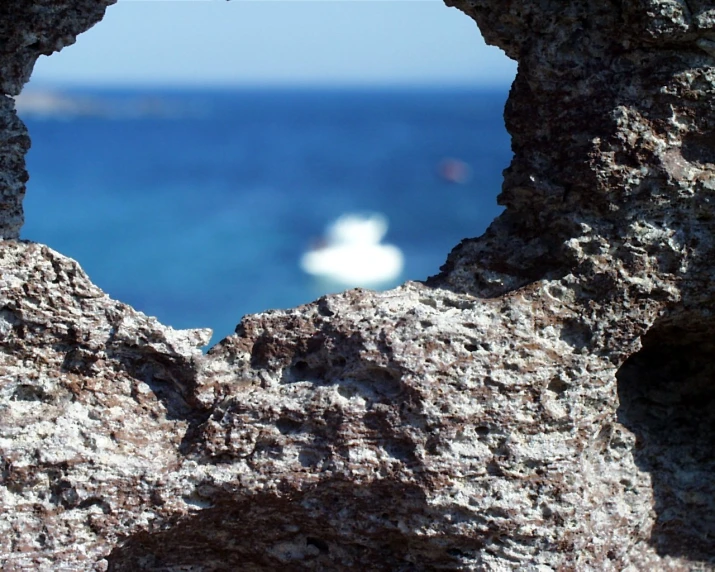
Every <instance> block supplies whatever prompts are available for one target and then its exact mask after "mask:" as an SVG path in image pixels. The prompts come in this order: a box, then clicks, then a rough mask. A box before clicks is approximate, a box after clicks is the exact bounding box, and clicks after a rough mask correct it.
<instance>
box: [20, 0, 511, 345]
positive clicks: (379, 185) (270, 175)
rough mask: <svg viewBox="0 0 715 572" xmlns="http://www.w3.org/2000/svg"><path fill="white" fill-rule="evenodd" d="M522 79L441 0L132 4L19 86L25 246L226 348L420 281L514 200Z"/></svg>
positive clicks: (45, 61)
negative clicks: (512, 168)
mask: <svg viewBox="0 0 715 572" xmlns="http://www.w3.org/2000/svg"><path fill="white" fill-rule="evenodd" d="M514 74H515V64H514V63H513V62H511V61H510V60H508V59H507V58H506V57H505V56H504V55H503V53H502V52H501V51H500V50H498V49H496V48H493V47H487V46H486V45H485V44H484V42H483V40H482V38H481V35H480V33H479V30H478V28H477V26H476V25H475V24H474V22H472V21H471V20H470V19H469V18H467V17H466V16H465V15H463V14H462V13H460V12H458V11H457V10H455V9H452V8H447V7H445V6H444V4H442V2H441V1H440V0H422V1H420V0H417V1H415V0H410V1H408V0H398V1H389V2H387V1H385V2H383V1H360V0H358V1H351V2H348V1H341V0H334V1H316V2H308V1H296V0H292V1H291V0H284V1H266V0H261V1H260V2H250V1H242V0H232V1H231V2H225V1H164V0H158V1H136V0H120V1H119V2H118V3H117V4H116V5H114V6H111V7H110V8H108V10H107V15H106V17H105V20H104V21H102V22H100V23H99V24H97V25H96V26H95V27H94V28H92V29H91V30H89V31H88V32H86V33H85V34H83V35H82V36H80V37H79V40H78V42H77V44H75V45H73V46H70V47H68V48H65V49H64V50H63V51H62V52H61V53H59V54H55V55H53V56H50V57H42V58H41V59H40V61H39V62H38V64H37V66H36V68H35V73H34V75H33V78H32V81H31V82H30V84H28V86H27V87H26V88H25V90H24V91H23V94H22V95H21V96H20V97H19V98H18V110H19V113H20V116H21V117H22V118H23V120H24V121H25V122H26V123H27V125H28V128H29V130H30V135H31V137H32V149H31V151H30V153H29V155H28V159H27V161H28V169H29V171H30V176H31V178H30V181H29V183H28V192H27V197H26V199H25V203H24V204H25V211H26V224H25V227H24V229H23V238H26V239H29V240H34V241H38V242H42V243H46V244H48V245H50V246H51V247H52V248H54V249H56V250H58V251H59V252H61V253H63V254H65V255H68V256H71V257H73V258H75V259H76V260H78V261H79V262H80V264H81V265H82V267H83V268H84V269H85V270H86V271H87V273H88V274H89V276H90V278H91V279H92V280H93V281H94V282H95V283H96V284H98V285H99V286H100V287H101V288H103V289H104V290H105V291H106V292H108V293H109V294H110V295H111V296H112V297H114V298H117V299H119V300H121V301H123V302H127V303H129V304H131V305H133V306H134V307H135V308H137V309H139V310H141V311H143V312H145V313H147V314H149V315H154V316H157V317H158V318H159V319H160V320H161V321H162V322H164V323H166V324H169V325H171V326H174V327H177V328H189V327H211V328H213V329H214V339H213V342H216V341H218V340H219V339H220V338H222V337H224V336H226V335H228V334H229V333H232V332H233V330H234V328H235V326H236V324H237V323H238V322H239V321H240V318H241V316H242V315H243V314H246V313H253V312H259V311H263V310H267V309H271V308H287V307H291V306H295V305H298V304H302V303H306V302H309V301H311V300H313V299H315V298H316V297H318V296H320V295H322V294H324V293H327V292H333V291H339V290H341V289H344V288H347V287H351V286H357V285H362V286H366V287H372V288H376V289H383V288H387V287H391V286H394V285H396V284H398V283H400V282H402V281H404V280H423V279H425V278H427V277H428V276H430V275H433V274H436V273H437V272H438V271H439V267H440V265H441V264H443V263H444V261H445V259H446V256H447V254H448V252H449V251H450V249H451V248H452V247H454V246H455V245H456V244H457V243H458V242H459V241H460V240H461V239H463V238H466V237H473V236H478V235H479V234H481V233H482V232H483V231H484V230H485V229H486V227H487V226H488V224H489V223H490V222H491V220H492V219H493V218H494V217H495V216H496V215H497V214H498V213H499V212H500V208H499V207H498V206H497V205H496V195H497V194H498V192H499V190H500V186H501V179H502V176H501V172H502V170H503V169H504V168H506V167H507V166H508V164H509V161H510V160H511V152H510V148H509V137H508V135H507V133H506V131H505V129H504V124H503V119H502V112H503V107H504V103H505V101H506V97H507V93H508V89H509V85H510V82H511V80H512V79H513V76H514Z"/></svg>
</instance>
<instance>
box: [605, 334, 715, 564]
mask: <svg viewBox="0 0 715 572" xmlns="http://www.w3.org/2000/svg"><path fill="white" fill-rule="evenodd" d="M617 378H618V394H619V398H620V403H621V405H620V407H619V410H618V416H619V421H620V422H621V423H623V424H624V425H625V426H626V427H628V428H629V429H630V430H631V431H633V432H634V433H635V434H636V439H637V441H636V443H637V446H636V451H635V460H636V463H637V465H638V466H639V467H640V468H641V469H642V470H644V471H647V472H649V473H650V475H651V479H652V483H653V496H654V500H655V506H654V509H655V513H656V521H655V525H654V526H653V530H652V531H651V538H650V543H651V545H653V547H654V548H655V549H656V550H657V551H658V553H659V554H661V555H663V556H665V555H668V556H676V557H685V558H688V559H691V560H697V561H707V562H715V476H714V475H715V334H714V333H713V332H712V331H711V332H710V333H705V332H703V333H700V334H693V333H689V332H686V331H685V330H682V329H679V328H675V327H669V328H657V327H655V328H654V329H653V330H651V332H649V333H648V334H647V335H646V336H645V337H644V338H643V349H642V350H641V351H639V352H638V353H636V354H634V355H633V356H631V357H630V358H629V359H628V360H627V361H626V362H625V363H624V364H623V366H622V367H621V369H620V370H619V372H618V374H617Z"/></svg>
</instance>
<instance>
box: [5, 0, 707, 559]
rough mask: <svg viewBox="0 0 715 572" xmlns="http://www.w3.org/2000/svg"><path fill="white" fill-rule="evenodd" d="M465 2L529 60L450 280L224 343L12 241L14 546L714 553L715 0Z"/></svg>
mask: <svg viewBox="0 0 715 572" xmlns="http://www.w3.org/2000/svg"><path fill="white" fill-rule="evenodd" d="M28 5H30V3H28ZM33 5H37V6H40V7H42V5H41V3H35V4H33ZM53 5H55V4H53ZM455 5H457V6H458V7H459V8H460V9H462V10H463V11H465V12H466V13H467V14H469V15H471V16H472V17H474V18H475V19H476V20H477V22H478V23H479V25H480V27H481V29H482V31H483V33H484V34H485V37H486V38H487V40H488V41H490V42H492V43H494V44H496V45H499V46H501V47H502V48H503V49H505V50H506V52H507V53H508V54H509V55H510V56H511V57H513V58H515V59H518V60H519V74H518V77H517V79H516V81H515V83H514V87H513V89H512V93H511V96H510V99H509V102H508V104H507V110H506V119H507V126H508V128H509V130H510V132H511V133H512V136H513V147H514V152H515V156H514V161H513V163H512V165H511V166H510V168H509V169H508V171H507V173H506V178H505V183H504V189H503V193H502V195H501V202H502V203H503V204H504V205H505V206H506V207H507V210H506V211H505V213H504V214H503V215H502V216H501V217H500V218H499V219H498V220H497V221H495V222H494V224H493V225H492V226H491V228H490V229H489V230H488V232H487V233H486V234H485V235H484V236H482V237H480V238H476V239H469V240H466V241H464V242H463V243H462V244H461V245H459V246H458V247H457V248H456V249H455V250H454V251H453V252H452V253H451V255H450V256H449V259H448V261H447V263H446V265H445V267H444V268H443V271H442V273H441V274H440V275H438V276H436V277H434V278H433V279H431V280H430V281H428V283H426V284H416V283H410V284H407V285H405V286H403V287H401V288H398V289H396V290H393V291H390V292H386V293H380V294H376V293H371V292H366V291H360V290H356V291H351V292H347V293H344V294H341V295H337V296H331V297H326V298H322V299H321V300H318V301H317V302H315V303H313V304H309V305H307V306H303V307H300V308H297V309H295V310H291V311H285V312H284V311H281V312H268V313H265V314H261V315H256V316H248V317H246V318H244V319H243V320H242V322H241V324H240V325H239V327H238V328H237V332H236V334H235V335H233V336H231V337H229V338H227V339H226V340H224V341H222V342H221V343H220V344H218V345H217V346H216V347H214V348H213V349H212V350H211V351H210V352H209V353H208V354H207V355H206V356H203V355H202V354H201V352H200V349H199V348H200V346H201V345H203V344H205V343H206V340H207V337H208V334H207V332H206V331H202V330H197V331H183V332H177V331H174V330H172V329H170V328H167V327H164V326H162V325H160V324H158V323H157V322H156V321H155V320H153V319H151V318H147V317H145V316H143V315H142V314H139V313H137V312H135V311H134V310H132V309H131V308H129V307H127V306H125V305H123V304H121V303H119V302H115V301H113V300H110V299H109V298H108V297H106V295H104V294H103V293H102V292H100V291H99V290H98V289H97V288H96V287H94V286H93V285H92V284H91V283H90V282H89V280H88V279H87V277H86V276H85V275H84V274H83V272H82V271H81V269H80V268H79V267H78V266H77V264H76V263H74V262H73V261H70V260H68V259H66V258H64V257H62V256H61V255H59V254H57V253H55V252H53V251H52V250H50V249H48V248H47V247H44V246H40V245H35V244H29V243H24V242H18V241H5V242H3V243H2V244H1V245H0V271H1V272H2V274H1V276H0V336H1V338H0V339H2V354H0V455H1V462H2V464H1V465H0V506H2V514H1V515H0V531H2V534H0V566H2V568H3V569H4V570H93V569H96V570H106V569H108V570H117V571H120V570H121V571H125V570H126V571H133V570H162V571H178V570H182V571H185V570H194V571H211V570H247V571H252V570H255V571H269V570H281V569H286V570H395V571H408V570H409V571H413V570H491V571H501V570H538V571H544V572H545V571H548V570H599V571H600V570H705V569H712V568H713V566H714V559H715V549H714V548H713V546H714V545H715V543H714V536H715V517H714V516H713V515H714V514H715V506H713V499H715V484H714V483H713V478H712V475H713V474H715V454H714V453H715V450H714V449H715V446H714V445H713V427H714V426H715V425H714V424H715V388H714V386H713V376H714V375H715V368H714V367H713V357H712V356H713V349H714V348H713V346H714V345H715V344H714V343H713V342H714V341H715V340H714V339H713V338H714V334H713V328H712V319H713V306H714V304H713V288H712V286H711V284H713V283H714V281H713V272H714V268H715V257H714V256H713V232H712V231H713V228H712V225H713V220H715V210H714V208H713V204H712V200H713V190H714V189H715V185H714V184H713V171H714V170H715V135H714V131H713V128H714V127H715V125H713V124H712V123H713V121H714V120H713V118H714V117H715V114H714V113H713V111H714V110H713V92H714V90H715V67H713V66H715V56H714V55H713V53H715V49H714V48H713V46H714V45H715V4H713V3H710V2H699V1H696V0H691V1H690V2H683V1H676V0H671V1H666V0H661V1H656V0H641V1H638V2H636V1H627V2H615V1H614V2H608V1H605V2H604V1H598V2H597V1H595V0H592V1H586V0H574V1H572V2H568V3H563V2H554V1H551V0H539V1H533V2H532V1H517V0H513V1H509V0H498V1H497V0H470V1H468V2H467V1H464V2H462V1H457V2H455ZM37 17H38V18H39V19H40V20H41V21H42V22H44V23H47V22H48V21H49V19H52V18H56V17H57V14H56V13H55V12H53V11H52V10H50V9H49V8H48V7H44V9H41V10H40V11H39V12H38V16H37ZM22 25H23V26H26V27H27V29H28V30H33V29H34V28H33V26H36V25H37V23H36V21H35V20H33V18H30V17H27V18H26V19H24V20H22ZM73 29H74V28H73ZM79 29H80V28H76V29H74V30H75V31H79ZM28 33H30V32H28ZM711 52H713V53H711ZM13 53H14V52H13ZM7 58H8V56H5V59H7ZM23 61H24V60H23ZM18 69H19V70H23V69H26V68H25V67H23V66H22V65H19V66H18ZM17 73H18V74H20V73H22V72H21V71H20V72H17ZM22 77H24V76H21V75H17V76H16V79H17V81H20V80H21V79H22ZM8 109H9V108H8ZM13 125H14V124H13ZM12 129H14V128H12V127H11V128H10V129H9V130H10V131H12ZM17 129H20V128H17ZM7 133H8V129H6V130H5V133H4V135H3V136H4V137H10V136H9V135H7ZM4 148H5V147H3V149H4ZM18 152H19V151H18ZM3 176H4V177H6V178H7V180H8V181H10V182H11V183H12V184H19V185H21V179H22V177H23V169H22V164H21V163H20V162H16V163H13V164H12V165H9V166H7V167H6V168H5V172H4V174H3ZM3 188H5V187H3ZM7 188H8V189H9V188H10V187H9V186H8V187H7ZM18 188H19V187H18ZM17 200H18V201H19V198H18V199H17Z"/></svg>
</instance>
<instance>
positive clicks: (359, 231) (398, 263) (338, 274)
mask: <svg viewBox="0 0 715 572" xmlns="http://www.w3.org/2000/svg"><path fill="white" fill-rule="evenodd" d="M386 232H387V219H386V218H385V217H384V216H382V215H380V214H370V215H356V214H347V215H343V216H341V217H340V218H339V219H337V220H336V221H335V222H333V223H332V224H331V225H330V226H329V227H328V229H327V232H326V235H325V239H324V241H323V243H322V244H321V245H320V246H317V247H315V248H313V249H311V250H309V251H308V252H306V253H305V254H304V255H303V257H302V258H301V260H300V266H301V268H302V269H303V270H304V271H305V272H306V273H308V274H310V275H312V276H315V277H317V278H321V279H324V280H327V281H330V282H335V283H338V284H340V285H342V286H346V287H355V286H366V287H374V286H379V285H381V284H385V283H387V282H391V281H394V280H395V279H397V278H398V277H399V276H400V273H401V272H402V267H403V264H404V260H403V256H402V252H401V251H400V249H399V248H397V247H396V246H394V245H391V244H381V243H380V241H381V240H382V239H383V237H384V236H385V233H386Z"/></svg>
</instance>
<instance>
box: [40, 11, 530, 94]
mask: <svg viewBox="0 0 715 572" xmlns="http://www.w3.org/2000/svg"><path fill="white" fill-rule="evenodd" d="M515 71H516V65H515V64H514V63H513V62H512V61H511V60H509V59H508V58H507V57H506V56H505V55H504V54H503V52H502V51H501V50H499V49H497V48H494V47H491V46H486V45H485V44H484V41H483V39H482V37H481V34H480V32H479V29H478V28H477V26H476V24H475V23H474V22H473V21H472V20H471V19H469V18H468V17H467V16H465V15H464V14H462V13H461V12H459V11H457V10H456V9H454V8H447V7H446V6H445V5H444V4H443V3H442V2H441V1H440V0H392V1H381V0H353V1H346V0H329V1H326V0H317V1H306V0H258V1H247V0H232V1H230V2H226V1H224V0H213V1H212V0H206V1H202V0H194V1H178V0H154V1H149V0H119V2H118V3H117V4H116V5H114V6H111V7H109V8H108V10H107V15H106V17H105V19H104V20H103V21H102V22H100V23H99V24H97V25H96V26H95V27H94V28H92V29H91V30H89V31H88V32H85V33H84V34H83V35H81V36H80V37H79V39H78V42H77V43H76V44H75V45H73V46H69V47H67V48H65V49H64V50H63V51H62V52H61V53H59V54H54V55H53V56H51V57H44V56H43V57H41V58H40V60H39V61H38V63H37V66H36V68H35V73H34V75H33V80H34V83H35V84H39V83H42V84H46V83H52V84H95V85H155V86H160V85H207V84H208V85H216V86H220V85H227V86H228V85H331V84H332V85H336V84H337V85H340V84H343V85H346V84H347V85H350V84H363V85H365V84H373V85H374V84H382V85H390V84H393V85H394V84H398V85H399V84H402V85H405V84H422V85H435V86H439V85H455V84H457V85H459V84H462V85H485V86H486V85H501V86H503V85H508V83H510V82H511V80H512V78H513V76H514V74H515Z"/></svg>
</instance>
